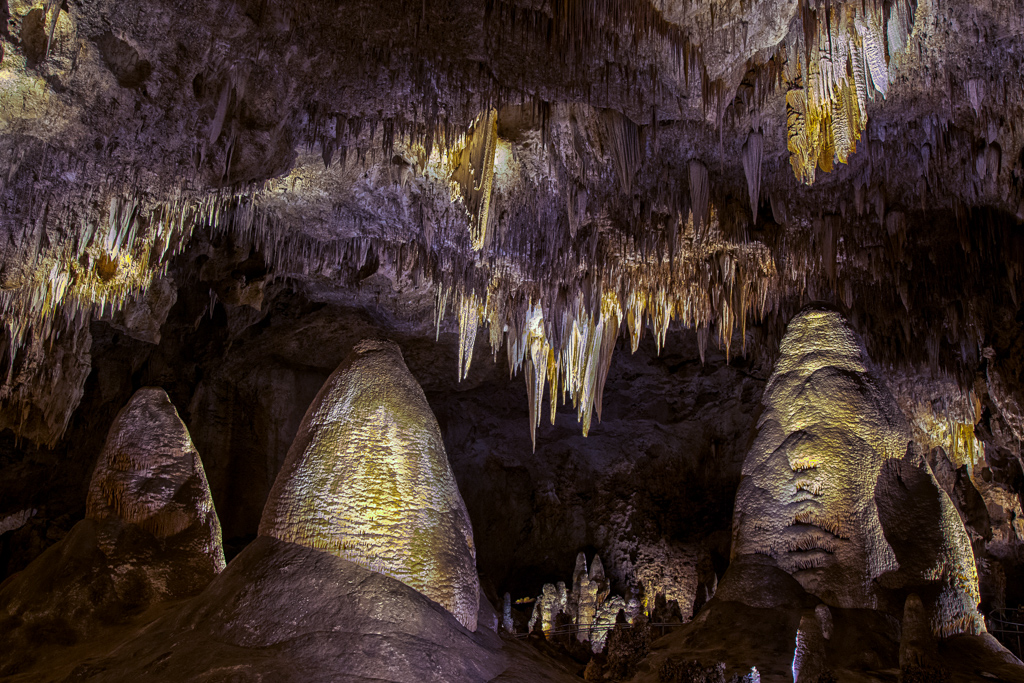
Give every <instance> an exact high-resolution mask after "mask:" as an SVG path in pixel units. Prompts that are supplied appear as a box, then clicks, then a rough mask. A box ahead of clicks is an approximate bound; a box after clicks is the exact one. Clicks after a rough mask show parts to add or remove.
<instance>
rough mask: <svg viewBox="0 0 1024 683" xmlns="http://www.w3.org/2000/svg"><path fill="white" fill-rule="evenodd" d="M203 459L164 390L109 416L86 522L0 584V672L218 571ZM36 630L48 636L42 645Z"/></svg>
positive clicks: (188, 592) (188, 590) (197, 587)
mask: <svg viewBox="0 0 1024 683" xmlns="http://www.w3.org/2000/svg"><path fill="white" fill-rule="evenodd" d="M224 566H225V564H224V552H223V550H222V547H221V538H220V523H219V522H218V520H217V513H216V511H215V510H214V507H213V500H212V498H211V496H210V489H209V486H208V485H207V482H206V476H205V474H204V471H203V464H202V461H201V460H200V459H199V454H198V453H197V452H196V449H195V446H193V444H192V440H191V438H190V437H189V433H188V430H187V429H186V428H185V425H184V423H182V421H181V419H180V418H179V417H178V413H177V411H176V410H175V408H174V406H173V405H172V404H171V402H170V400H169V399H168V397H167V394H166V393H164V391H163V390H162V389H158V388H154V387H146V388H143V389H139V390H138V391H137V392H136V393H135V395H134V396H133V397H132V399H131V400H130V401H129V402H128V405H126V406H125V407H124V408H123V409H122V410H121V412H120V413H118V415H117V418H116V419H115V420H114V423H113V425H112V426H111V428H110V432H109V434H108V435H107V440H106V444H105V445H104V447H103V451H102V452H101V453H100V456H99V459H98V461H97V463H96V467H95V471H94V474H93V477H92V481H91V482H90V484H89V493H88V501H87V504H86V519H84V520H82V521H81V522H79V523H78V524H76V525H75V526H74V528H73V529H72V530H71V532H70V533H69V534H68V535H67V536H66V537H65V538H64V539H63V540H61V541H60V542H59V543H57V544H56V545H54V546H52V547H51V548H50V549H48V550H47V551H46V552H45V553H43V554H42V555H41V556H40V557H38V558H37V559H36V560H35V561H34V562H33V563H32V564H31V565H29V567H28V568H26V569H25V570H23V571H22V572H20V573H18V574H15V575H14V576H12V577H11V578H10V579H8V580H7V581H5V582H4V583H3V585H2V586H0V615H2V616H3V617H4V618H0V639H2V640H4V642H6V643H7V644H8V645H10V646H11V647H5V648H4V652H3V653H2V654H0V675H2V674H4V673H16V672H17V671H19V670H21V669H23V668H26V667H28V666H30V665H31V664H32V663H33V662H34V661H35V660H36V659H37V658H38V657H39V656H40V651H39V649H38V647H32V646H39V645H41V644H47V643H51V644H52V643H57V644H60V645H72V644H75V643H76V642H78V641H80V640H88V639H90V638H95V637H96V636H97V633H102V632H103V630H104V629H110V628H116V627H118V626H121V625H123V624H125V623H128V622H129V621H130V620H132V619H133V618H135V617H137V616H138V615H140V614H141V613H142V612H143V611H145V610H146V609H147V608H148V607H149V606H150V605H153V604H156V603H161V602H166V601H169V600H176V599H181V598H186V597H189V596H192V595H195V594H197V593H199V592H200V591H202V590H203V589H204V588H206V586H207V585H208V584H209V583H210V581H211V580H213V578H214V577H215V576H217V575H218V574H219V573H220V572H221V571H222V570H223V569H224ZM40 629H42V630H44V631H50V632H52V633H54V634H55V636H54V637H52V638H48V639H44V640H43V641H42V642H40V640H39V638H38V633H39V632H40Z"/></svg>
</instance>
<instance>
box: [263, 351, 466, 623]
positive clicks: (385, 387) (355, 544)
mask: <svg viewBox="0 0 1024 683" xmlns="http://www.w3.org/2000/svg"><path fill="white" fill-rule="evenodd" d="M260 534H261V535H264V536H272V537H274V538H278V539H281V540H283V541H290V542H292V543H297V544H300V545H304V546H308V547H311V548H317V549H320V550H323V551H326V552H328V553H331V554H332V555H336V556H338V557H341V558H344V559H346V560H350V561H352V562H355V563H357V564H359V565H361V566H363V567H366V568H368V569H371V570H373V571H377V572H380V573H382V574H385V575H387V576H390V577H392V578H395V579H398V580H399V581H401V582H403V583H405V584H406V585H408V586H410V587H412V588H414V589H416V590H417V591H419V592H420V593H422V594H423V595H425V596H427V597H428V598H430V599H431V600H434V601H435V602H437V603H439V604H440V605H441V606H443V607H444V608H445V609H447V610H448V611H449V612H451V613H452V614H453V615H454V616H455V617H456V619H458V620H459V622H461V623H462V624H463V625H464V626H465V627H466V628H468V629H470V630H471V631H473V630H476V620H477V607H478V599H479V578H478V577H477V573H476V552H475V547H474V545H473V531H472V527H471V525H470V521H469V515H468V513H467V512H466V506H465V504H464V503H463V501H462V497H461V496H460V495H459V489H458V486H457V485H456V483H455V478H454V477H453V476H452V472H451V468H450V467H449V464H448V457H447V455H446V454H445V450H444V443H443V441H442V439H441V432H440V429H439V428H438V425H437V420H436V419H435V418H434V414H433V413H432V412H431V410H430V406H429V405H428V404H427V400H426V397H425V396H424V395H423V390H422V389H421V388H420V386H419V384H418V383H417V382H416V380H415V379H414V378H413V376H412V374H411V373H410V372H409V370H408V368H407V367H406V365H405V361H404V360H403V358H402V353H401V351H400V350H399V348H398V346H397V345H395V344H394V343H392V342H386V341H376V340H366V341H362V342H360V343H359V344H357V345H356V346H355V348H354V349H353V350H352V353H351V354H349V356H348V357H347V358H346V359H345V360H344V361H343V362H342V364H341V365H340V366H339V367H338V369H337V370H335V371H334V373H333V374H332V375H331V376H330V377H329V378H328V380H327V382H326V383H325V384H324V386H323V388H322V389H321V390H320V393H319V394H318V395H317V397H316V398H315V399H314V400H313V403H312V405H311V406H310V408H309V410H308V411H307V412H306V415H305V417H304V418H303V420H302V424H301V425H300V426H299V431H298V434H297V435H296V437H295V441H294V442H293V443H292V447H291V449H290V450H289V451H288V456H287V458H286V459H285V463H284V466H283V468H282V469H281V472H280V474H279V475H278V477H277V480H276V481H275V482H274V486H273V488H272V490H271V492H270V498H269V500H268V501H267V506H266V508H265V509H264V512H263V518H262V520H261V522H260Z"/></svg>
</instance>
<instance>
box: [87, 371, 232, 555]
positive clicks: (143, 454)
mask: <svg viewBox="0 0 1024 683" xmlns="http://www.w3.org/2000/svg"><path fill="white" fill-rule="evenodd" d="M85 516H86V517H87V518H88V519H94V520H96V521H97V522H101V523H102V522H104V521H107V520H110V519H117V518H119V519H120V520H121V521H122V522H124V523H126V524H135V525H138V526H139V527H142V528H143V529H145V530H146V531H148V532H149V533H151V534H153V536H155V537H156V538H158V539H166V538H170V537H173V536H177V535H179V534H183V532H188V533H186V534H183V535H182V536H181V538H182V539H184V542H185V543H186V544H187V545H188V548H189V549H191V550H192V551H194V554H195V556H196V557H197V558H201V559H200V560H199V561H200V562H201V563H204V564H208V565H209V569H210V570H211V571H212V572H213V573H217V572H219V571H220V570H222V569H223V568H224V550H223V548H222V545H221V531H220V521H219V520H218V518H217V512H216V511H215V510H214V507H213V497H212V496H211V495H210V485H209V483H207V481H206V472H205V470H204V469H203V463H202V460H200V458H199V453H198V452H197V451H196V447H195V446H194V445H193V444H192V438H191V436H189V433H188V430H187V429H186V428H185V424H184V423H183V422H182V421H181V418H180V417H178V411H177V410H175V408H174V405H173V404H172V403H171V401H170V399H169V398H168V397H167V394H166V393H165V392H164V390H163V389H158V388H155V387H144V388H142V389H139V390H138V391H137V392H135V395H134V396H132V398H131V400H130V401H129V402H128V405H126V406H125V407H124V408H123V409H122V410H121V412H120V413H118V415H117V417H116V418H115V419H114V424H113V425H112V426H111V428H110V433H109V434H108V436H107V442H106V444H104V446H103V452H102V453H101V454H100V458H99V460H98V462H97V463H96V469H95V470H94V471H93V475H92V481H91V483H90V484H89V497H88V499H87V501H86V506H85Z"/></svg>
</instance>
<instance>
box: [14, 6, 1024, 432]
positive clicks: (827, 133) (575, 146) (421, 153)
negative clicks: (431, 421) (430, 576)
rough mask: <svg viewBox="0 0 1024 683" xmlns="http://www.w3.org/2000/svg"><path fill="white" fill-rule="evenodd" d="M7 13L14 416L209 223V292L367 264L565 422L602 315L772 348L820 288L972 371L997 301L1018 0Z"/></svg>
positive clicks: (886, 343) (864, 324) (418, 323)
mask: <svg viewBox="0 0 1024 683" xmlns="http://www.w3.org/2000/svg"><path fill="white" fill-rule="evenodd" d="M3 8H4V15H5V16H4V18H5V22H4V24H3V32H2V39H3V46H2V48H3V52H2V55H3V57H2V62H0V84H2V86H0V87H2V90H0V156H2V158H3V159H4V166H5V168H6V172H5V173H3V174H0V201H2V202H3V211H2V213H0V223H2V230H3V232H4V239H2V240H0V311H2V314H3V319H4V322H5V327H6V330H5V333H6V336H7V342H8V350H7V353H6V355H5V357H4V358H5V364H6V369H7V375H8V377H7V380H6V384H5V385H4V389H3V395H2V396H0V398H2V399H3V400H4V401H6V402H8V403H9V404H11V405H14V404H17V402H18V401H23V402H24V401H28V400H29V399H28V398H26V397H27V396H28V394H29V393H31V392H36V393H38V391H37V389H34V388H30V387H32V386H35V385H38V384H39V383H40V380H39V377H40V376H42V375H45V374H46V373H50V376H51V378H52V375H53V373H54V372H55V371H54V370H53V368H52V367H50V366H52V365H53V364H54V363H55V362H58V361H53V360H52V358H53V349H54V348H55V345H56V347H57V348H65V347H67V346H69V345H70V346H71V347H72V349H71V350H69V351H67V353H66V354H65V356H66V358H73V357H74V355H75V349H76V348H78V347H79V346H81V345H83V344H85V345H87V344H88V340H87V339H86V338H85V337H87V336H88V333H87V331H84V332H83V329H84V328H85V327H87V326H88V325H87V323H88V322H89V321H90V320H93V319H107V320H113V321H118V320H122V319H123V318H124V316H125V315H127V313H126V311H128V312H129V313H130V309H131V308H132V306H135V305H136V302H137V301H141V300H146V299H147V297H149V298H150V299H152V297H153V294H152V292H153V291H154V288H158V287H160V286H166V285H161V284H160V283H163V282H166V281H168V279H169V280H171V281H174V278H175V277H178V278H179V279H180V278H181V273H180V272H177V271H176V266H175V263H176V261H175V258H176V257H177V256H178V255H179V254H182V253H184V252H186V251H188V250H189V249H194V248H195V244H196V243H197V241H202V242H203V243H205V244H209V243H210V241H211V240H212V241H219V242H218V243H221V244H223V243H225V242H227V243H229V244H230V245H231V249H233V252H232V253H235V254H236V255H237V258H236V259H235V261H234V262H233V263H229V264H228V265H227V266H222V269H223V270H224V272H223V273H220V274H219V276H218V277H219V279H218V282H219V286H214V287H211V297H216V296H220V297H221V298H222V299H224V300H230V301H231V302H232V303H247V301H246V296H247V294H246V287H247V280H246V278H247V277H250V279H251V272H256V271H258V272H259V273H260V277H264V276H265V277H268V278H270V279H271V280H275V281H286V282H288V283H290V286H292V287H295V288H301V289H303V291H305V292H306V294H307V295H308V296H309V297H310V298H312V299H314V300H319V301H325V302H330V301H339V300H346V301H347V300H351V297H352V296H353V294H352V292H354V291H355V292H358V291H359V290H360V288H361V287H362V288H363V291H364V292H365V291H367V285H368V284H371V285H373V287H371V288H369V289H372V290H373V291H374V292H376V293H375V294H374V293H371V294H368V295H366V296H364V297H363V299H362V301H363V303H364V304H365V305H374V306H377V307H378V308H379V309H381V311H382V312H381V313H380V314H379V315H380V316H382V317H383V318H386V319H387V320H388V324H389V325H390V326H391V327H392V328H394V329H397V330H402V331H404V332H405V333H416V334H420V335H422V336H429V335H433V334H435V331H436V330H445V331H449V330H459V332H460V340H459V345H460V354H459V360H458V367H456V368H452V372H453V373H458V375H459V376H460V377H461V376H464V375H465V374H466V372H467V371H468V367H469V364H470V360H471V359H472V358H473V350H474V345H475V344H476V343H481V344H487V343H489V344H490V347H491V349H492V350H493V352H494V353H495V354H496V355H498V354H499V353H502V349H504V353H503V354H502V355H506V356H507V358H508V363H509V365H510V368H511V369H514V370H522V371H523V374H524V375H525V376H526V382H527V387H528V391H529V396H530V399H529V400H530V414H531V421H532V422H533V423H534V424H536V423H537V422H538V421H539V419H540V417H541V415H540V412H541V397H542V396H543V393H544V387H545V384H548V385H550V386H551V387H557V388H558V390H559V391H562V390H564V391H565V392H567V395H568V397H569V399H567V400H570V399H571V401H572V402H573V404H574V405H575V406H576V409H577V411H578V416H579V419H580V421H581V422H582V423H583V429H584V433H586V430H587V428H588V425H589V424H590V422H591V419H592V417H591V416H592V415H596V416H600V412H601V408H602V406H601V388H602V386H603V383H604V379H605V377H606V376H607V373H608V365H609V362H610V356H611V353H612V351H613V350H614V348H615V345H616V340H617V338H618V336H619V335H620V333H621V334H622V335H625V336H627V337H628V338H629V341H630V346H631V347H632V348H633V349H634V350H635V349H636V346H637V343H638V342H639V339H640V337H641V336H642V335H644V334H650V335H653V336H654V337H655V338H656V340H657V341H658V346H659V347H660V346H661V344H663V343H664V339H665V335H666V333H667V331H668V330H669V328H670V327H693V328H696V329H697V330H698V339H699V343H700V347H701V353H702V354H703V352H704V350H705V348H706V346H707V345H708V344H718V345H719V346H721V347H722V348H724V349H725V350H726V353H727V354H730V353H731V354H741V353H743V354H746V353H755V354H758V353H760V354H764V355H766V356H771V355H772V354H773V353H774V349H775V347H776V346H777V341H778V338H779V337H780V336H781V330H782V329H783V327H784V325H785V323H786V321H787V320H788V318H789V317H790V316H791V315H792V313H793V312H795V311H796V310H798V309H799V307H800V306H802V305H803V304H804V303H805V302H807V301H811V300H825V301H828V302H831V303H833V304H835V305H837V306H839V307H841V308H842V309H843V310H844V311H846V312H847V313H848V314H849V315H850V317H851V320H852V321H853V324H854V325H855V326H856V327H857V328H858V330H859V331H860V332H861V333H862V334H863V335H864V337H865V341H866V344H867V346H868V350H869V351H870V353H871V355H872V357H873V358H874V359H875V360H876V361H878V362H880V363H882V364H884V365H893V364H907V363H910V364H917V365H919V366H921V367H926V368H927V367H930V368H931V369H933V370H935V369H939V368H942V369H943V370H945V371H948V372H950V373H952V374H953V375H956V376H960V377H963V378H969V377H970V375H971V373H972V372H973V371H974V368H975V366H976V365H977V364H978V363H979V362H980V359H981V357H982V356H983V355H984V354H985V353H986V349H989V351H988V353H989V355H990V356H991V355H993V354H995V355H998V354H999V353H1001V351H1000V350H999V349H998V348H997V349H996V350H991V349H990V346H991V345H992V343H993V341H992V340H993V339H994V338H996V337H998V335H999V333H1000V330H1001V329H1002V327H1001V326H1005V321H1006V320H1007V319H1010V320H1012V319H1013V317H1014V316H1015V314H1016V309H1017V303H1018V298H1019V296H1020V294H1021V293H1022V292H1021V282H1020V281H1019V279H1020V278H1019V276H1018V273H1019V272H1020V264H1021V263H1022V261H1024V243H1022V241H1021V222H1022V221H1024V154H1022V148H1024V78H1022V76H1021V72H1022V55H1024V30H1022V29H1024V18H1022V17H1024V4H1022V2H1021V1H1020V0H994V1H991V2H980V3H975V2H972V3H968V2H964V1H963V0H923V1H921V2H917V3H914V2H912V0H897V1H896V2H875V1H868V2H817V1H815V0H797V1H793V2H788V1H782V0H748V1H746V2H731V1H725V2H723V1H717V0H716V1H715V2H664V1H659V2H648V1H647V0H622V1H613V0H586V1H580V0H551V1H547V0H545V1H536V2H528V1H517V0H512V1H510V2H504V1H502V0H486V1H485V2H476V3H474V2H465V1H462V0H421V2H405V1H395V0H376V1H374V2H366V1H363V0H353V1H350V2H344V3H337V2H328V1H326V0H297V1H293V2H281V1H277V0H238V1H233V2H232V1H226V0H225V1H220V2H198V1H191V2H190V1H187V0H186V1H182V2H174V3H172V2H169V1H166V0H148V1H147V2H136V3H122V2H113V1H101V2H92V3H79V2H63V3H58V2H55V1H53V0H46V2H44V3H32V2H24V1H22V0H6V1H5V2H4V4H3ZM211 263H212V261H211ZM254 264H255V265H254ZM212 267H213V266H211V268H212ZM247 268H249V270H248V271H247V270H246V269H247ZM247 273H249V275H247ZM211 279H217V278H214V277H213V276H211ZM225 283H226V284H225ZM381 283H384V285H386V286H383V289H384V290H387V296H385V297H383V299H384V300H382V297H381V295H380V291H381V289H382V286H381ZM178 284H179V285H180V282H179V283H178ZM374 288H375V289H374ZM248 303H250V304H253V301H248ZM254 305H255V307H256V308H258V307H259V305H258V301H257V302H256V303H255V304H254ZM119 316H120V317H119ZM620 330H621V332H620ZM478 333H479V336H480V337H483V339H481V340H480V341H479V342H478V341H477V336H478ZM1009 344H1010V343H1009V342H1007V346H1008V345H1009ZM44 347H45V348H47V349H49V351H47V353H48V354H50V355H49V356H47V355H46V354H45V353H42V352H41V351H40V349H42V348H44ZM34 353H35V355H33V354H34ZM19 357H20V358H23V359H28V360H24V361H18V358H19ZM46 357H49V358H51V360H50V361H49V364H50V365H49V366H48V365H47V361H45V360H43V358H46ZM19 362H20V365H19ZM61 367H62V369H61V370H60V372H62V373H64V374H65V375H67V374H69V373H71V372H72V370H73V369H68V368H67V367H66V364H65V366H61ZM76 371H77V372H78V373H79V374H82V373H83V372H86V373H87V371H88V368H85V369H81V368H78V369H77V370H76ZM83 377H84V375H83ZM44 383H45V382H44ZM963 383H964V384H965V385H966V386H968V387H969V385H970V380H969V379H966V380H965V381H964V382H963ZM32 400H33V401H35V404H36V405H39V404H40V401H39V400H38V397H37V398H34V399H32ZM75 400H76V399H74V397H73V396H72V397H71V398H64V399H62V401H63V403H61V405H54V401H52V400H51V401H50V402H49V403H46V401H43V403H46V405H47V408H46V410H49V411H51V412H52V413H53V414H52V415H48V416H47V419H48V420H49V421H50V422H51V423H53V424H56V425H57V427H59V426H60V425H59V423H60V421H61V420H62V419H63V420H64V421H65V422H66V420H67V414H68V407H69V406H68V405H67V404H70V409H73V408H74V403H75ZM11 402H13V403H11ZM58 403H60V402H58ZM26 410H27V409H26ZM553 410H554V409H552V412H553ZM552 417H553V415H552ZM50 431H51V432H52V431H54V430H52V429H51V430H50ZM57 431H59V429H58V430H57ZM51 436H52V434H51ZM44 440H45V439H44Z"/></svg>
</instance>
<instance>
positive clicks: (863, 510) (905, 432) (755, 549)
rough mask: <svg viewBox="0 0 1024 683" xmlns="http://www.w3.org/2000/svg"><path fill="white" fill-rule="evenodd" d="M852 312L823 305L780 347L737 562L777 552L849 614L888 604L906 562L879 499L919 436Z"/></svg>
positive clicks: (751, 470) (738, 515) (740, 517)
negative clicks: (846, 316)
mask: <svg viewBox="0 0 1024 683" xmlns="http://www.w3.org/2000/svg"><path fill="white" fill-rule="evenodd" d="M868 362H869V361H868V359H867V355H866V353H865V352H864V350H863V347H862V345H861V343H860V341H859V340H858V339H857V338H856V336H855V335H854V333H853V331H852V330H851V329H850V328H849V326H848V325H847V324H846V322H845V321H844V320H843V318H842V316H841V315H840V314H839V313H837V312H835V311H831V310H823V309H811V310H808V311H805V312H803V313H801V314H800V315H798V316H797V317H796V318H794V319H793V320H792V321H791V322H790V324H789V327H788V328H787V330H786V336H785V337H784V338H783V340H782V343H781V345H780V347H779V359H778V361H777V362H776V365H775V369H774V371H773V373H772V376H771V379H770V380H769V382H768V386H767V387H766V388H765V392H764V395H763V397H762V403H763V405H764V407H765V409H764V413H762V415H761V417H760V419H759V421H758V429H759V431H758V436H757V439H756V441H755V442H754V444H753V446H752V447H751V449H750V453H749V454H748V455H747V459H746V461H745V462H744V466H743V479H742V480H741V482H740V488H739V491H737V494H736V508H735V513H734V515H735V517H734V519H735V521H734V525H733V529H734V543H733V551H732V555H733V558H734V559H738V558H740V557H741V556H744V555H754V554H762V555H767V556H769V557H772V558H773V559H774V560H775V561H776V562H777V563H778V565H779V567H780V568H782V569H783V570H785V571H787V572H789V573H790V574H792V575H793V576H794V577H795V578H796V579H797V580H798V581H800V583H801V584H802V585H803V586H804V588H805V589H807V590H808V591H809V592H811V593H813V594H815V595H817V596H818V597H820V598H821V599H822V600H824V601H825V602H827V603H829V604H832V605H835V606H838V607H876V606H877V605H878V597H877V595H876V591H875V589H874V587H873V581H874V580H875V579H876V578H878V577H879V576H881V575H882V574H884V573H885V572H888V571H891V570H893V569H895V567H896V559H895V556H894V555H893V551H892V548H891V547H890V546H889V545H888V543H887V542H886V540H885V536H884V534H883V532H882V526H881V523H880V521H879V518H878V511H877V508H876V506H875V501H874V497H873V495H872V494H873V492H874V488H875V482H876V480H877V479H878V475H879V473H880V472H881V469H882V465H883V463H884V462H885V461H886V460H888V459H890V458H900V457H902V456H903V454H904V453H905V452H906V449H907V443H908V442H909V440H910V432H909V429H908V428H907V425H906V422H905V420H904V418H903V415H902V413H900V411H899V408H898V407H897V406H896V403H895V401H894V400H893V399H892V397H891V396H890V395H889V394H888V392H887V391H886V390H885V388H884V387H883V386H880V385H879V384H878V382H877V380H875V378H874V377H872V375H871V372H870V370H869V367H868Z"/></svg>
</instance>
